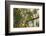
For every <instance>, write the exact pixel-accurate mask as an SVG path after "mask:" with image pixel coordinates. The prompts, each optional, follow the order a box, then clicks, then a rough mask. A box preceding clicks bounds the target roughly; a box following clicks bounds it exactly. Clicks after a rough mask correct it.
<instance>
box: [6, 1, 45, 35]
mask: <svg viewBox="0 0 46 36" xmlns="http://www.w3.org/2000/svg"><path fill="white" fill-rule="evenodd" d="M5 32H6V35H15V34H35V33H44V32H45V3H40V2H20V1H6V2H5Z"/></svg>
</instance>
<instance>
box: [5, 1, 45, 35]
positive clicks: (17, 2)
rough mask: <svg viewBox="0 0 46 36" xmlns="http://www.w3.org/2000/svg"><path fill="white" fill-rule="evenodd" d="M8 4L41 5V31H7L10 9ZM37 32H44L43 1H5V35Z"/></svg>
mask: <svg viewBox="0 0 46 36" xmlns="http://www.w3.org/2000/svg"><path fill="white" fill-rule="evenodd" d="M10 4H21V5H22V4H24V5H31V4H33V5H42V6H43V7H42V11H43V12H42V13H43V15H42V16H43V21H42V23H43V27H42V28H43V30H42V31H34V32H18V33H16V32H15V33H9V23H10V21H9V17H10V16H9V15H10V13H9V11H10V9H9V8H10V7H9V6H10ZM38 33H45V3H42V2H22V1H5V35H18V34H21V35H22V34H38Z"/></svg>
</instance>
